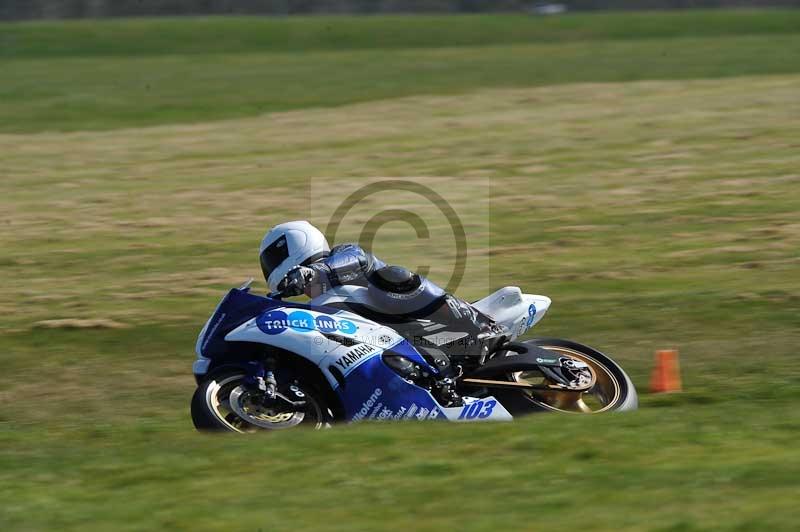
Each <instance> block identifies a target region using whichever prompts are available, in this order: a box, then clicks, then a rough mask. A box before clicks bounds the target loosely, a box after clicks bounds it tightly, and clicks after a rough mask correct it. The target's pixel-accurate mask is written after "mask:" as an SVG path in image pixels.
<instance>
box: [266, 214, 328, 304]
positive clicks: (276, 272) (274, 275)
mask: <svg viewBox="0 0 800 532" xmlns="http://www.w3.org/2000/svg"><path fill="white" fill-rule="evenodd" d="M330 250H331V248H330V246H328V241H327V240H326V239H325V235H323V234H322V232H321V231H320V230H319V229H317V228H316V227H314V226H313V225H311V224H310V223H308V222H306V221H305V220H301V221H297V222H286V223H283V224H279V225H276V226H275V227H273V228H272V229H270V230H269V232H268V233H267V234H266V235H265V236H264V240H262V241H261V247H260V248H259V250H258V251H259V258H260V261H261V271H263V272H264V279H266V281H267V284H268V285H269V289H270V290H272V291H273V292H275V291H277V290H278V283H280V282H281V281H282V280H283V278H284V277H286V274H287V273H289V270H291V269H292V268H294V267H295V266H300V265H302V266H307V265H309V264H311V263H312V262H316V261H318V260H319V259H321V258H323V257H327V256H328V252H329V251H330Z"/></svg>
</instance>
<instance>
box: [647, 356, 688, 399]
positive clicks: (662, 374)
mask: <svg viewBox="0 0 800 532" xmlns="http://www.w3.org/2000/svg"><path fill="white" fill-rule="evenodd" d="M681 389H682V385H681V369H680V364H679V363H678V352H677V351H675V350H674V349H665V350H659V351H656V365H655V367H654V368H653V375H652V377H651V378H650V392H652V393H665V392H679V391H681Z"/></svg>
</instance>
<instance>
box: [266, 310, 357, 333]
mask: <svg viewBox="0 0 800 532" xmlns="http://www.w3.org/2000/svg"><path fill="white" fill-rule="evenodd" d="M256 325H257V326H258V328H259V329H260V330H261V331H262V332H264V333H266V334H280V333H282V332H284V331H286V330H288V329H291V330H293V331H295V332H299V333H309V332H312V331H320V332H323V333H343V334H354V333H355V332H356V331H357V330H358V326H357V325H356V324H355V323H353V322H352V321H350V320H346V319H337V318H335V317H333V316H327V315H324V314H320V315H318V316H316V317H314V315H313V314H311V313H310V312H306V311H305V310H294V311H292V312H289V313H288V314H287V313H286V312H284V311H283V310H271V311H269V312H265V313H263V314H261V315H260V316H259V317H258V318H256Z"/></svg>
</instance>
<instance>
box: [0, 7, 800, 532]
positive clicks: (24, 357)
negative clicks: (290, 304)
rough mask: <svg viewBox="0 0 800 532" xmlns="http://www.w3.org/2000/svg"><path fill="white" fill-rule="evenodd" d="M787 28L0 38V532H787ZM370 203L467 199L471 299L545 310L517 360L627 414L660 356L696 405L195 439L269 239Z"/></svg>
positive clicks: (796, 337)
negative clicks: (571, 378)
mask: <svg viewBox="0 0 800 532" xmlns="http://www.w3.org/2000/svg"><path fill="white" fill-rule="evenodd" d="M799 21H800V17H798V14H797V13H796V12H781V11H775V12H743V13H738V12H735V13H727V12H700V13H699V14H698V13H696V12H687V13H679V14H670V15H669V16H665V15H664V14H636V15H629V14H614V15H592V16H572V15H570V16H565V17H559V18H548V19H538V18H527V17H525V18H523V17H477V16H476V17H452V18H444V19H438V18H430V17H420V18H415V17H400V18H396V19H395V18H347V17H342V18H335V19H292V18H290V19H281V20H261V19H186V20H162V21H150V20H132V21H104V22H93V23H83V22H80V23H78V22H70V23H46V24H45V23H35V24H34V23H25V24H5V25H0V227H2V230H1V231H0V249H2V251H3V252H2V254H0V272H2V273H0V275H2V277H0V278H2V279H3V281H4V286H3V288H4V290H3V292H2V294H1V295H0V331H1V332H0V353H2V355H0V356H2V361H3V365H4V367H3V371H2V372H1V373H0V402H1V404H2V405H3V408H2V410H0V501H2V503H0V529H2V530H53V529H66V530H73V529H74V530H78V529H80V530H109V529H114V530H142V529H157V528H175V529H192V530H222V529H230V528H234V529H245V530H259V529H263V530H289V529H293V530H298V529H320V528H325V529H341V530H373V529H397V528H400V527H406V528H412V529H414V530H433V529H441V528H442V527H447V528H452V527H454V526H459V527H461V528H464V529H468V530H500V529H520V528H535V529H548V528H550V529H553V528H556V529H565V528H575V527H582V528H587V527H588V528H590V529H595V530H597V529H603V530H674V531H677V530H707V529H723V530H764V529H774V530H792V529H794V528H795V527H796V510H795V507H796V501H795V500H796V493H797V488H798V480H797V479H798V478H799V477H800V452H799V451H798V450H797V446H796V439H797V436H798V432H799V431H800V414H798V411H797V409H796V407H795V405H796V403H797V402H798V400H800V360H798V357H797V345H798V343H799V342H800V318H799V317H798V316H799V315H800V289H798V286H800V254H798V249H799V248H800V219H798V214H797V213H798V211H799V210H800V173H798V168H800V140H799V139H800V24H798V22H799ZM445 23H446V25H447V28H448V31H442V32H438V31H437V29H439V28H440V27H442V26H443V25H444V24H445ZM326 28H331V29H330V30H329V29H326ZM264 29H266V30H270V31H263V32H262V30H264ZM412 29H413V31H411V30H412ZM329 31H330V32H334V33H335V35H334V37H331V34H330V33H328V32H329ZM475 31H479V32H480V42H476V40H477V38H474V35H475V34H474V33H473V32H475ZM270 32H274V36H271V35H272V34H271V33H270ZM151 35H158V36H159V38H158V39H149V38H146V37H148V36H151ZM220 35H222V36H224V38H223V37H220ZM290 37H291V38H290ZM373 42H374V43H377V44H379V46H380V49H371V46H370V44H371V43H373ZM142 126H152V127H142ZM375 176H391V177H404V176H430V177H431V179H437V180H443V181H444V182H449V181H448V180H454V181H455V180H459V179H465V178H474V177H478V178H485V179H489V180H490V181H491V186H492V193H491V212H490V216H491V235H490V236H491V246H488V247H487V248H486V249H485V252H486V253H488V254H489V257H490V261H491V276H490V279H489V283H488V284H490V285H491V288H498V287H500V286H504V285H507V284H517V285H519V286H521V287H523V288H524V289H525V290H526V291H530V292H534V293H542V294H547V295H549V296H550V297H552V298H553V300H554V305H553V307H552V310H551V311H550V314H549V315H548V317H547V319H546V320H545V321H544V322H543V323H542V324H541V326H540V327H539V328H537V331H536V334H537V335H541V336H551V335H553V336H565V337H570V338H574V339H577V340H579V341H585V342H586V343H589V344H592V345H596V346H597V347H599V348H601V349H602V350H604V351H606V352H608V353H610V354H612V355H613V356H614V357H615V358H616V359H617V360H618V361H619V362H620V363H621V364H622V365H623V367H625V368H626V369H628V370H629V372H630V374H631V376H632V378H633V380H634V382H635V384H636V385H637V386H638V387H639V388H640V390H641V391H642V392H646V388H647V382H648V373H649V370H650V367H651V361H652V353H653V351H654V350H655V349H657V348H663V347H677V348H679V349H680V351H681V362H682V364H683V366H682V369H683V377H684V384H685V388H686V391H685V392H684V393H683V394H679V395H670V396H651V395H648V394H646V393H643V395H642V397H641V403H642V408H641V410H639V411H638V412H636V413H632V414H627V415H609V416H598V417H577V416H557V415H542V416H535V417H533V418H528V419H524V420H519V421H517V422H515V423H512V424H503V425H484V426H476V425H460V426H452V425H444V424H436V423H429V424H403V425H391V424H390V425H375V424H366V425H359V426H348V427H339V428H337V429H334V430H331V431H325V432H323V433H307V432H300V433H296V434H290V433H286V434H279V435H277V434H276V435H263V436H256V437H247V438H243V437H234V436H227V437H208V436H202V435H198V434H196V433H195V432H194V431H193V429H192V426H191V421H190V419H189V416H188V400H189V397H190V395H191V393H192V391H193V386H194V383H193V379H192V376H191V374H190V364H191V361H192V359H193V356H194V355H193V346H194V339H195V336H196V334H197V332H198V329H199V327H200V326H201V324H202V322H203V321H204V320H205V318H206V317H207V315H208V313H209V312H210V311H211V309H212V308H213V306H214V304H215V303H216V301H217V300H218V298H219V297H220V295H221V294H222V292H223V291H224V290H225V289H227V288H228V287H229V286H231V285H235V284H238V283H240V282H241V281H242V280H244V279H246V278H247V277H250V276H253V277H257V275H258V264H257V259H256V249H257V244H258V241H259V239H260V237H261V236H262V234H263V231H264V230H265V229H266V228H267V227H268V226H270V225H271V224H273V223H276V222H277V221H280V220H284V219H290V218H297V217H305V216H308V215H309V213H308V212H307V207H308V205H309V199H308V197H307V194H308V190H309V188H308V186H307V185H308V183H309V180H310V179H316V180H319V179H326V178H330V179H332V180H333V179H341V178H351V179H352V180H363V179H367V178H371V177H375ZM312 189H313V188H312ZM310 214H311V219H313V213H310ZM409 249H411V248H405V249H400V250H398V251H396V252H395V253H396V255H395V256H391V254H390V256H388V257H387V258H388V259H389V260H394V261H398V262H404V263H414V262H415V259H416V257H413V256H408V254H409V253H410V252H409ZM440 281H442V280H440ZM486 285H487V283H486V280H485V279H468V282H467V283H466V284H465V285H464V286H463V287H462V289H463V290H462V294H463V295H464V296H465V297H470V298H472V297H478V296H480V295H482V294H483V293H484V292H485V290H486ZM258 287H259V289H263V282H261V283H260V284H258ZM53 320H61V321H53Z"/></svg>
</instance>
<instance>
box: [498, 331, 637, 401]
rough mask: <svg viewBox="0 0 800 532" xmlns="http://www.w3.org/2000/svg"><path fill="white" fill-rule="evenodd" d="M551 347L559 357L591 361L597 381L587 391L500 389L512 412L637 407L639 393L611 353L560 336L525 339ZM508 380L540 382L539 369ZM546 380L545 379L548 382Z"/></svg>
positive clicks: (510, 376) (518, 373) (529, 342)
mask: <svg viewBox="0 0 800 532" xmlns="http://www.w3.org/2000/svg"><path fill="white" fill-rule="evenodd" d="M524 343H526V344H531V345H535V346H536V347H539V348H543V349H547V350H548V351H552V352H553V353H554V354H555V355H557V356H559V357H568V358H573V359H577V360H580V361H581V362H584V363H586V364H588V365H589V367H590V368H591V370H592V372H594V374H595V377H596V382H595V384H594V385H593V386H592V388H590V389H589V390H587V391H586V392H583V393H578V392H569V391H556V390H554V391H539V390H536V391H528V390H521V391H518V390H502V391H501V390H498V393H496V394H495V396H496V397H497V398H498V399H499V400H500V402H501V403H502V404H503V406H505V407H506V409H507V410H508V411H509V412H510V413H511V414H512V415H517V416H518V415H523V414H528V413H533V412H542V411H556V412H570V413H581V414H595V413H600V412H610V411H627V410H636V409H637V408H638V405H639V397H638V395H637V393H636V388H635V387H634V386H633V382H631V379H630V377H628V375H627V373H625V371H624V370H623V369H622V367H620V365H619V364H617V363H616V362H614V361H613V360H612V359H611V358H610V357H608V356H606V355H605V354H603V353H601V352H600V351H598V350H596V349H593V348H591V347H589V346H586V345H583V344H579V343H578V342H573V341H571V340H564V339H561V338H535V339H533V340H528V341H526V342H524ZM507 378H508V380H513V381H518V382H531V383H534V384H541V383H542V379H541V376H540V375H537V374H536V372H527V373H525V372H517V373H514V374H511V375H507ZM545 384H546V382H545Z"/></svg>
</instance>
